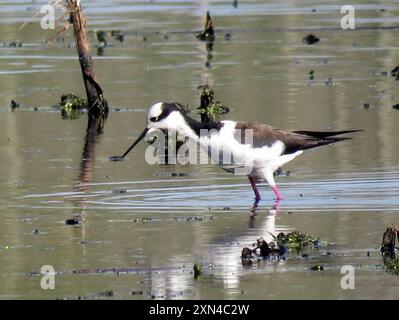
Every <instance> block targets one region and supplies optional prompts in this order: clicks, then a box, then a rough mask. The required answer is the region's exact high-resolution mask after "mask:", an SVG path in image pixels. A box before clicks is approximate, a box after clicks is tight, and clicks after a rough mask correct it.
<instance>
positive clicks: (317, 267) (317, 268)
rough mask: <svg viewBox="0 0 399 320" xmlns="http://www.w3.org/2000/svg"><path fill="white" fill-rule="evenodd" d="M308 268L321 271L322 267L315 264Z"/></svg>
mask: <svg viewBox="0 0 399 320" xmlns="http://www.w3.org/2000/svg"><path fill="white" fill-rule="evenodd" d="M310 270H311V271H323V270H324V267H323V266H322V265H319V264H317V265H315V266H313V267H311V268H310Z"/></svg>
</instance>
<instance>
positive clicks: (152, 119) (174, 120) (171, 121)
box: [147, 102, 185, 132]
mask: <svg viewBox="0 0 399 320" xmlns="http://www.w3.org/2000/svg"><path fill="white" fill-rule="evenodd" d="M183 113H185V111H184V109H183V107H182V106H181V105H180V104H178V103H167V102H159V103H156V104H154V105H153V106H152V107H151V108H150V109H149V110H148V115H147V129H148V131H150V132H151V131H154V130H156V129H165V130H177V129H178V128H179V126H181V124H182V122H184V117H183V116H182V114H183Z"/></svg>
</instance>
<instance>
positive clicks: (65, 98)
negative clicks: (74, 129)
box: [53, 93, 87, 119]
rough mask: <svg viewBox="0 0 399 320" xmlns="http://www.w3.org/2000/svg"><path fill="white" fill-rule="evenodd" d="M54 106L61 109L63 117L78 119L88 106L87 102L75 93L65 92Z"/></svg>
mask: <svg viewBox="0 0 399 320" xmlns="http://www.w3.org/2000/svg"><path fill="white" fill-rule="evenodd" d="M53 107H54V108H58V109H60V110H61V116H62V118H63V119H77V118H78V117H79V115H80V114H81V113H82V112H83V110H84V109H86V108H87V102H86V100H85V99H83V98H80V97H78V96H77V95H75V94H73V93H67V94H63V95H62V96H61V99H60V102H59V103H58V104H56V105H54V106H53Z"/></svg>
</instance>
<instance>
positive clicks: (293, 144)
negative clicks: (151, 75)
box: [110, 102, 361, 200]
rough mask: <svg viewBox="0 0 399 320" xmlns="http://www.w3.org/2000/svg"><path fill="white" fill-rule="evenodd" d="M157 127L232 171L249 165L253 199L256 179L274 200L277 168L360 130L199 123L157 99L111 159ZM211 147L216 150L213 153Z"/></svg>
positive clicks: (257, 196) (240, 123) (277, 193)
mask: <svg viewBox="0 0 399 320" xmlns="http://www.w3.org/2000/svg"><path fill="white" fill-rule="evenodd" d="M156 129H164V130H172V131H176V132H178V133H179V134H180V135H182V136H185V137H189V138H190V139H193V140H194V141H196V142H197V143H199V145H200V146H201V147H202V148H203V149H204V150H206V151H207V152H208V153H209V154H211V155H212V154H216V155H217V158H218V160H217V161H218V163H219V164H220V165H222V167H223V168H224V169H225V170H226V171H229V172H235V171H234V170H235V169H236V168H247V169H248V168H249V170H248V171H246V175H247V176H248V178H249V182H250V183H251V186H252V189H253V191H254V193H255V199H256V200H260V198H261V197H260V194H259V191H258V189H257V187H256V182H257V181H258V180H264V181H266V182H267V183H268V184H269V185H270V186H271V188H272V189H273V191H274V193H275V195H276V197H277V200H281V199H282V195H281V193H280V190H279V188H278V186H277V185H276V183H275V181H274V172H275V171H276V170H277V169H278V168H280V167H281V166H283V165H284V164H286V163H287V162H289V161H291V160H293V159H294V158H296V157H297V156H298V155H300V154H302V153H303V152H304V151H305V150H307V149H312V148H316V147H319V146H323V145H327V144H331V143H335V142H338V141H342V140H347V139H351V138H336V137H335V136H337V135H341V134H344V133H350V132H356V131H361V130H345V131H332V132H321V131H292V132H288V131H284V130H281V129H277V128H274V127H271V126H269V125H266V124H259V123H255V122H239V121H230V120H224V121H220V122H211V123H201V122H198V121H196V120H194V119H192V118H190V117H189V116H187V114H186V112H185V111H184V109H183V108H182V107H181V105H180V104H178V103H165V102H160V103H157V104H155V105H153V106H152V107H151V108H150V110H149V111H148V118H147V127H146V128H145V129H144V131H143V132H142V133H141V134H140V136H139V137H138V138H137V139H136V141H135V142H134V143H133V144H132V145H131V146H130V147H129V149H128V150H127V151H126V152H125V153H124V154H123V155H122V156H113V157H111V158H110V159H111V160H113V161H119V160H122V159H123V158H124V157H125V156H126V155H127V154H128V153H129V152H130V151H131V150H132V149H133V148H134V147H135V146H136V144H137V143H139V142H140V140H142V139H143V138H144V137H145V135H146V134H147V133H148V132H149V131H153V130H156ZM203 133H205V134H203ZM247 137H249V139H250V140H251V141H250V142H248V140H247V139H246V138H247ZM214 149H217V151H216V152H213V150H214ZM221 149H223V155H225V154H229V155H230V156H231V157H230V156H229V157H220V150H221ZM241 172H243V171H241Z"/></svg>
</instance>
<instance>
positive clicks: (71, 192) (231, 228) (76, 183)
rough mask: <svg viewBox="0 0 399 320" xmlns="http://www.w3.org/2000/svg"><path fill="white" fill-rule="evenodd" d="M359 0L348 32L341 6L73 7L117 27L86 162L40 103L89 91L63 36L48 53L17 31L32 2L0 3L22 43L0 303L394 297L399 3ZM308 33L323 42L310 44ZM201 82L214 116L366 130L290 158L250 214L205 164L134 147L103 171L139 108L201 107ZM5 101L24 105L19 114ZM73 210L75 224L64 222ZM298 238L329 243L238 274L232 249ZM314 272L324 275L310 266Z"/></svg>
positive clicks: (15, 72) (33, 29)
mask: <svg viewBox="0 0 399 320" xmlns="http://www.w3.org/2000/svg"><path fill="white" fill-rule="evenodd" d="M358 2H359V4H358V5H356V7H355V8H356V18H357V20H356V23H357V25H356V27H357V28H358V29H357V30H355V31H343V30H341V29H340V28H339V20H340V17H341V14H340V12H339V9H340V6H341V5H344V4H346V3H345V1H335V2H332V3H329V4H323V3H322V4H319V3H318V2H316V1H308V0H307V1H298V0H295V1H285V2H284V3H281V2H280V1H269V2H267V3H264V2H261V1H259V2H256V1H245V2H240V1H239V5H238V8H234V7H233V6H232V2H230V1H217V2H216V1H215V2H214V1H212V2H207V1H199V2H183V1H171V2H167V1H153V2H139V1H138V2H134V1H112V2H111V3H110V1H83V3H85V4H86V7H85V12H86V13H87V16H88V20H89V27H90V30H98V29H102V30H114V29H117V30H119V29H120V30H123V31H124V33H125V41H124V42H123V43H120V42H118V41H116V40H115V39H112V38H109V44H110V46H109V47H108V48H106V49H105V52H104V55H103V56H101V57H100V56H96V58H95V66H96V73H97V76H98V79H99V81H100V83H101V84H102V87H103V89H104V92H105V97H106V98H107V100H108V101H109V103H110V105H111V107H112V108H111V112H110V114H109V117H108V120H107V123H106V125H105V129H104V134H102V135H100V136H98V137H97V138H96V142H95V143H93V144H92V149H93V152H94V154H93V155H92V156H91V158H90V159H88V160H85V161H82V154H83V152H84V145H85V137H86V125H87V118H86V115H85V114H83V115H81V116H80V118H79V119H77V120H63V119H62V118H61V115H60V113H59V111H57V110H54V109H53V108H51V106H52V105H54V104H55V103H56V102H57V101H58V100H59V97H60V96H61V94H63V93H66V92H75V93H77V94H80V95H84V91H83V85H82V80H81V74H80V68H79V65H78V62H77V59H76V53H75V48H74V40H73V37H72V34H71V31H69V32H67V33H66V34H64V35H63V37H64V41H61V40H59V41H55V42H54V43H52V44H45V43H44V42H43V40H44V39H45V38H49V37H51V35H52V33H51V32H48V31H42V30H41V29H40V27H39V23H37V22H36V23H33V24H30V25H27V26H26V27H25V28H24V29H23V30H22V31H18V28H19V27H20V26H21V24H22V23H23V22H25V21H26V19H29V17H31V16H32V15H33V14H34V12H35V10H38V9H39V8H40V4H41V3H44V1H35V2H34V3H33V4H32V2H28V1H2V2H1V3H0V31H1V32H0V43H3V42H12V41H21V42H22V44H23V45H22V47H17V48H8V47H1V46H0V128H1V135H0V141H1V142H0V148H1V153H0V176H1V179H0V193H1V195H2V197H1V199H0V217H1V221H2V222H1V224H0V259H1V264H0V298H3V299H9V298H18V299H20V298H34V299H54V298H66V297H68V298H72V299H76V298H77V297H78V296H82V297H86V298H98V297H99V295H100V292H101V291H104V290H113V292H114V296H113V298H130V299H151V296H154V297H156V298H161V299H162V298H178V299H180V298H186V299H203V298H210V299H277V298H288V299H298V298H327V299H347V298H388V299H396V298H399V287H398V285H397V284H398V283H399V278H398V277H397V276H395V275H392V274H389V273H386V272H384V271H383V270H382V269H381V267H380V266H381V265H382V258H381V256H380V254H379V251H378V246H379V244H380V241H381V238H382V233H383V231H384V230H385V228H386V226H388V225H390V224H394V225H398V224H399V219H398V217H397V216H398V209H399V199H398V192H399V165H398V163H399V152H398V142H399V138H398V135H397V124H398V121H399V112H398V111H396V110H394V109H392V108H391V107H392V105H394V104H397V103H399V97H398V96H397V94H396V92H397V91H396V90H397V86H398V82H397V81H395V80H394V78H392V77H390V76H389V75H388V76H385V75H384V74H381V73H382V72H386V71H390V70H391V69H393V68H394V67H395V66H396V65H397V64H398V63H399V51H398V49H399V47H398V46H397V44H396V43H397V42H396V39H397V30H396V26H397V21H398V15H399V6H398V5H397V3H396V2H393V1H392V2H391V1H384V2H379V1H374V2H373V4H371V3H370V2H364V3H365V4H360V1H358ZM312 9H316V11H315V12H312ZM380 9H386V10H385V11H384V10H380ZM207 10H210V11H211V15H212V17H213V20H214V24H215V26H216V30H217V34H216V38H217V39H216V42H215V44H214V51H213V58H212V60H211V65H210V68H206V67H205V62H206V59H207V52H206V49H205V44H204V43H201V42H197V41H196V39H195V34H196V31H199V30H200V29H201V28H202V25H203V22H204V21H203V20H204V15H205V12H206V11H207ZM391 27H392V28H391ZM306 29H311V32H313V33H314V34H316V35H317V36H318V37H319V38H320V39H321V41H320V43H318V44H317V45H313V46H308V45H305V44H304V43H303V42H302V38H303V37H304V36H305V35H307V34H308V33H309V32H310V31H307V30H306ZM226 33H229V34H231V36H232V37H231V40H225V39H224V36H225V34H226ZM143 37H146V38H147V41H143ZM91 41H92V44H93V46H94V48H93V52H94V54H95V52H96V48H95V45H96V39H95V37H94V35H93V34H92V35H91ZM310 70H314V71H315V79H314V80H313V81H310V80H309V75H308V73H309V71H310ZM329 78H330V80H328V79H329ZM207 80H208V81H209V83H210V84H212V85H214V88H215V93H216V98H217V100H220V101H221V102H222V103H223V104H224V105H227V106H230V107H231V108H232V111H231V112H230V113H229V114H228V115H227V116H226V118H227V119H240V120H248V121H250V120H255V121H259V122H264V123H268V124H271V125H274V126H278V127H281V128H287V129H308V130H341V129H364V130H365V131H364V132H361V133H358V134H354V135H353V136H354V137H355V139H354V140H353V141H347V142H343V143H340V144H337V145H334V146H331V147H325V148H323V149H319V150H316V151H315V152H310V153H307V154H306V155H304V156H302V157H300V158H299V159H296V160H295V161H293V162H291V163H290V164H288V165H287V166H286V167H285V168H284V169H285V170H291V171H292V174H291V175H290V176H289V177H285V176H284V177H278V178H277V180H278V182H279V183H280V184H281V188H282V192H283V194H284V195H285V198H286V199H285V200H284V201H283V202H282V204H281V207H280V208H279V209H278V210H273V209H272V205H273V194H272V192H271V191H270V189H269V188H268V187H266V188H262V189H261V192H262V195H263V200H262V201H261V202H260V203H259V207H258V209H257V212H256V213H257V214H256V216H255V218H254V216H253V215H252V213H251V208H252V205H253V203H252V202H253V194H252V191H251V188H250V186H249V184H248V183H247V181H246V179H244V178H241V177H236V176H233V175H229V174H228V173H225V172H224V171H222V170H221V169H220V168H218V167H216V166H211V165H190V166H180V165H176V166H158V165H153V166H151V165H148V164H147V163H146V162H145V160H144V156H143V152H144V150H145V147H146V145H145V143H142V144H140V145H139V147H138V149H136V152H133V153H132V154H130V155H129V158H128V159H127V161H124V162H120V163H113V162H110V161H109V160H108V156H110V155H113V154H120V153H121V152H123V151H124V150H125V148H126V147H127V146H128V145H129V143H131V141H132V139H133V138H134V137H136V136H137V135H138V134H139V133H140V132H141V130H142V128H143V125H144V121H145V114H146V109H147V108H148V107H149V106H151V105H152V104H154V103H156V102H158V101H179V102H181V103H183V104H188V105H190V106H197V105H198V104H199V96H200V92H199V90H198V89H197V86H198V85H201V84H204V83H206V81H207ZM326 83H328V84H326ZM12 99H14V100H16V101H18V102H19V103H21V107H20V108H19V109H17V110H16V111H15V112H11V110H10V106H9V104H10V101H11V100H12ZM365 103H368V104H370V108H368V109H365V108H364V107H363V105H364V104H365ZM34 107H37V108H38V111H36V112H35V111H33V110H34V109H33V108H34ZM118 110H119V111H118ZM194 115H195V113H194ZM121 191H123V192H122V193H121ZM124 191H126V192H124ZM82 213H84V214H85V221H84V222H83V223H82V224H80V225H77V226H69V225H65V224H64V221H65V220H66V219H68V218H71V217H72V216H74V215H79V214H82ZM143 219H144V220H143ZM187 220H188V221H187ZM293 229H297V230H301V231H303V232H305V233H311V234H313V235H315V236H318V237H320V238H321V239H322V240H324V241H327V242H329V243H330V244H329V245H327V246H323V247H321V248H320V249H319V250H311V251H309V252H308V254H309V256H308V258H304V257H302V253H297V252H295V251H292V252H290V253H289V254H287V255H286V259H285V260H280V261H275V260H270V261H269V260H267V261H259V262H255V263H254V265H253V267H252V268H243V266H242V265H241V259H240V255H241V249H242V248H243V247H246V246H251V245H252V243H254V242H255V240H256V238H258V237H260V236H264V237H265V238H266V239H270V235H269V233H268V232H271V233H273V234H276V233H278V232H280V231H289V230H293ZM35 230H38V232H39V233H37V232H36V234H35V232H34V231H35ZM368 251H369V252H370V256H369V257H368V256H367V252H368ZM195 263H199V264H201V265H202V269H203V275H202V276H201V277H200V278H199V279H197V280H194V279H193V275H192V269H193V265H194V264H195ZM317 264H320V265H323V266H324V271H322V272H312V271H309V270H310V267H311V266H314V265H317ZM346 264H349V265H353V266H354V267H355V270H356V274H355V275H356V278H355V279H356V280H355V284H356V289H355V290H342V289H341V288H340V280H341V277H342V274H341V273H340V268H341V266H343V265H346ZM43 265H53V266H54V268H55V270H56V271H57V272H60V274H59V275H57V276H56V278H55V281H56V282H55V290H42V289H41V287H40V280H41V276H40V275H35V272H40V268H41V266H43ZM114 268H119V269H120V270H119V272H118V273H116V272H114V270H113V269H114ZM74 270H75V273H74ZM85 271H86V272H85ZM101 271H107V272H101ZM31 273H33V274H31ZM29 274H31V275H29ZM132 291H135V292H138V293H139V294H136V295H132V294H131V293H132ZM140 291H143V294H141V292H140ZM100 298H104V297H100Z"/></svg>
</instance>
